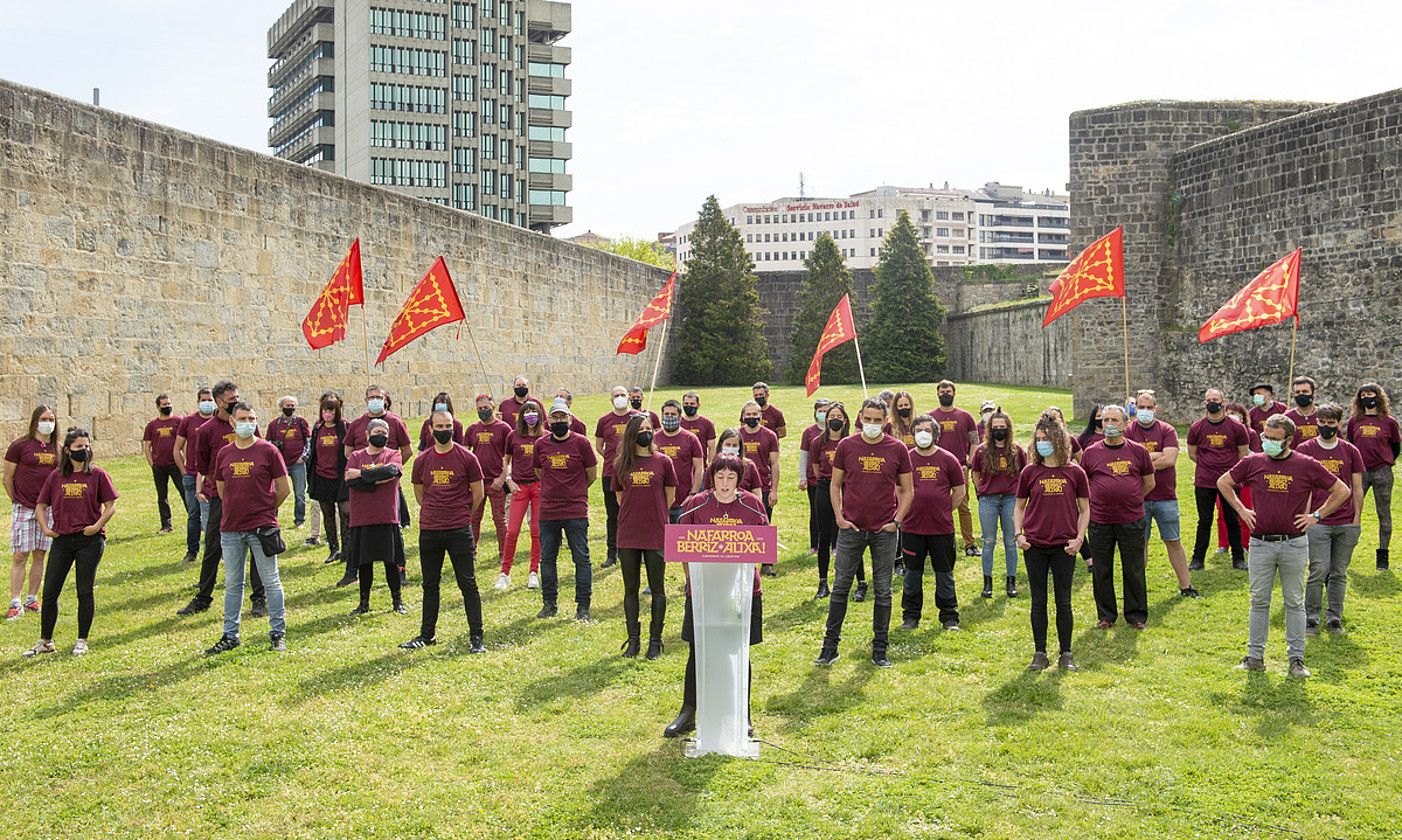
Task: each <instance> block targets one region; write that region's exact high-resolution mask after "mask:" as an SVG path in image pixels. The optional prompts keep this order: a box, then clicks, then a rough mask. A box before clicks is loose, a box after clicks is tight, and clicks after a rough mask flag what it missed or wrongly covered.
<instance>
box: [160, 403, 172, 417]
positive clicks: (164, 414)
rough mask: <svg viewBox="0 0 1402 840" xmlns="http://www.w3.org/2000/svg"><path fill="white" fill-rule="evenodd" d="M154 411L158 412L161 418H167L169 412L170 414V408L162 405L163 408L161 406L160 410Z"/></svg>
mask: <svg viewBox="0 0 1402 840" xmlns="http://www.w3.org/2000/svg"><path fill="white" fill-rule="evenodd" d="M156 410H157V411H159V412H160V413H161V416H162V417H169V416H170V412H171V406H168V405H163V406H161V407H160V408H158V409H156Z"/></svg>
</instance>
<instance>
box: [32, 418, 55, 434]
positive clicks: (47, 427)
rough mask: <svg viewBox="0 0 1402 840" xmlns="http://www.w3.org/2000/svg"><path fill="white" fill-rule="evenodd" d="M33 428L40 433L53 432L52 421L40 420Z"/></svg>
mask: <svg viewBox="0 0 1402 840" xmlns="http://www.w3.org/2000/svg"><path fill="white" fill-rule="evenodd" d="M35 428H36V429H37V430H38V432H39V434H41V435H51V434H53V433H54V421H52V420H40V421H39V424H38V425H37V426H36V427H35Z"/></svg>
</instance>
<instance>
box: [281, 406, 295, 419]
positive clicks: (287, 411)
mask: <svg viewBox="0 0 1402 840" xmlns="http://www.w3.org/2000/svg"><path fill="white" fill-rule="evenodd" d="M296 411H297V409H296V408H295V407H294V406H290V405H285V406H283V407H282V416H283V417H291V416H292V415H293V414H294V413H295V412H296Z"/></svg>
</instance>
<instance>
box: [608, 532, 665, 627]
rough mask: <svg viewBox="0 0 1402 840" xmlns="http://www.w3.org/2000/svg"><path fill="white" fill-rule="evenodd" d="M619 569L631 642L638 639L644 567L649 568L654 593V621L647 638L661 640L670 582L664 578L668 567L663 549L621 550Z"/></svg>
mask: <svg viewBox="0 0 1402 840" xmlns="http://www.w3.org/2000/svg"><path fill="white" fill-rule="evenodd" d="M618 566H619V568H620V569H621V570H622V572H623V620H624V621H625V622H627V625H628V638H630V639H631V638H633V636H635V635H637V633H636V631H635V629H634V628H636V627H637V626H638V620H639V619H638V613H639V605H638V584H639V583H640V582H641V580H642V570H643V567H646V568H647V585H648V588H649V589H651V590H652V621H651V623H650V624H649V625H648V638H649V639H661V638H662V627H663V625H664V623H665V622H666V618H667V582H666V580H665V578H664V575H665V573H666V571H667V564H666V563H664V562H663V560H662V551H661V549H651V548H620V549H619V550H618Z"/></svg>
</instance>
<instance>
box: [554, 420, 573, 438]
mask: <svg viewBox="0 0 1402 840" xmlns="http://www.w3.org/2000/svg"><path fill="white" fill-rule="evenodd" d="M569 433H570V421H568V420H556V421H554V422H552V423H551V424H550V434H552V435H554V436H555V437H557V438H562V437H564V436H565V435H567V434H569Z"/></svg>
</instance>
